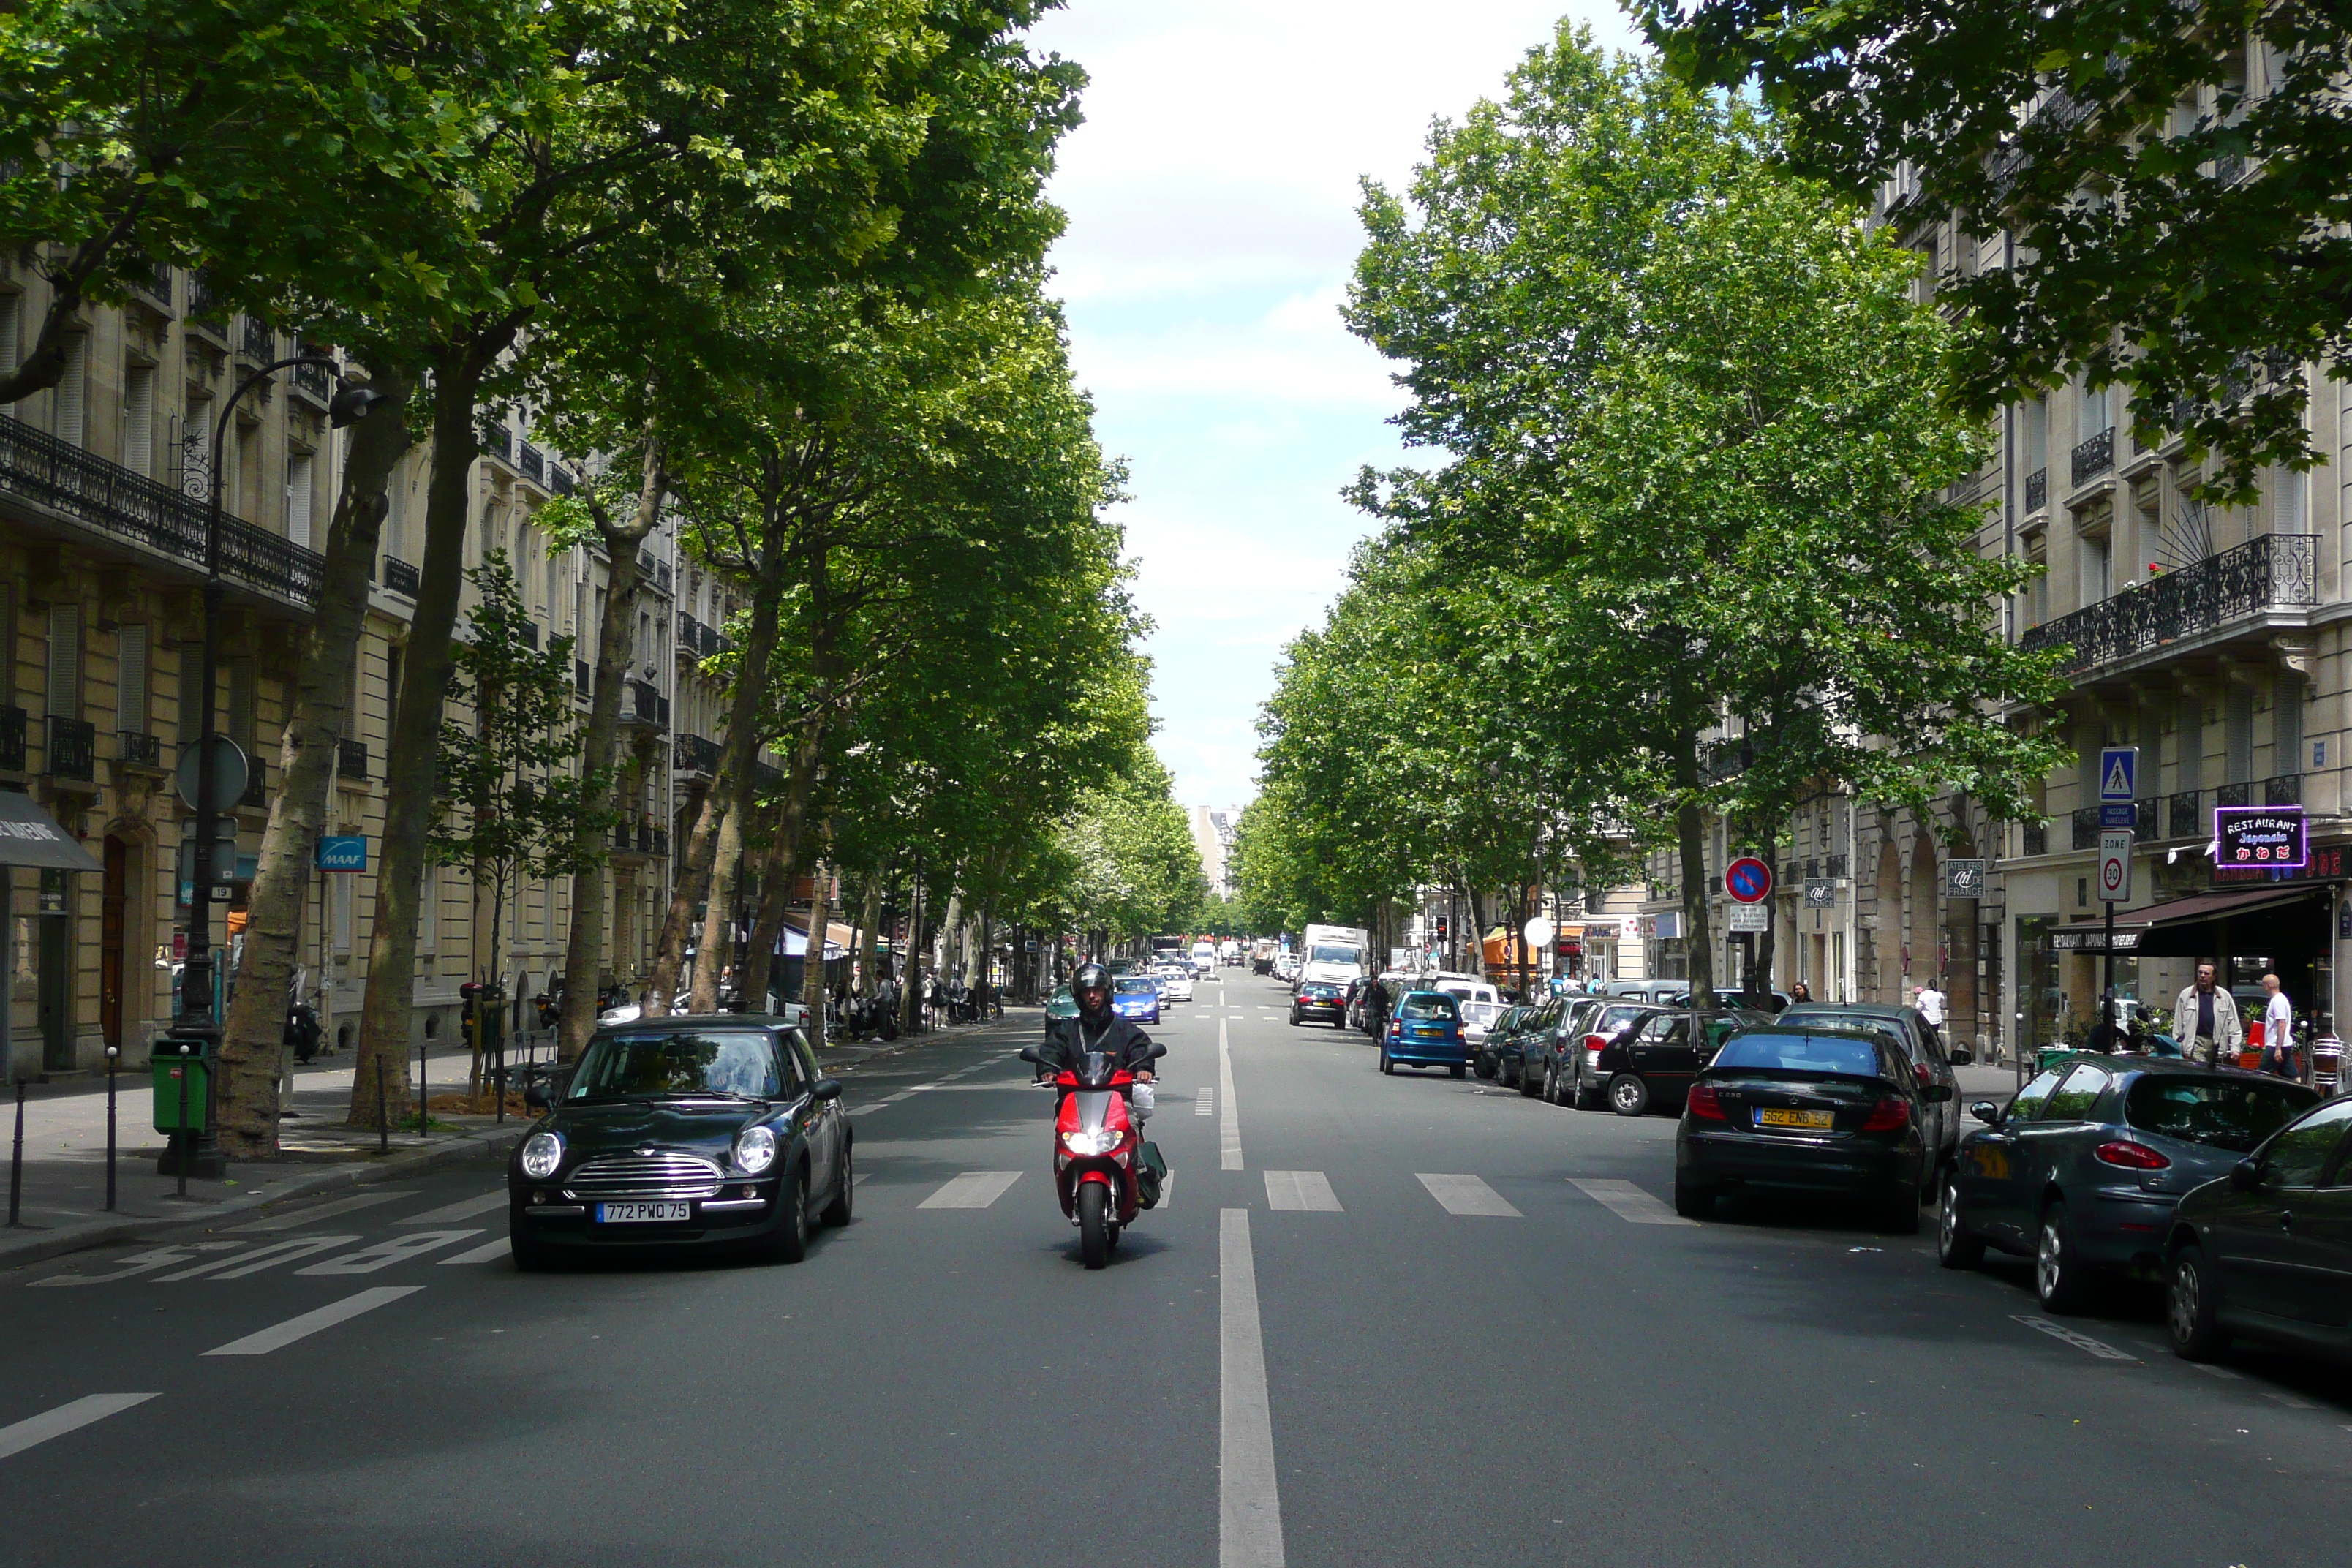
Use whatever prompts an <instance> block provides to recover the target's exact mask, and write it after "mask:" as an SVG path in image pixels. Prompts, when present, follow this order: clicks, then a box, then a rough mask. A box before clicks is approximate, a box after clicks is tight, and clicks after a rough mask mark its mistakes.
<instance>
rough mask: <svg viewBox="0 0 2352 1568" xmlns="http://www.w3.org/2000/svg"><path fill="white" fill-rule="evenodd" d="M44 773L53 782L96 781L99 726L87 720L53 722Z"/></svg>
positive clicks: (57, 720)
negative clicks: (53, 779)
mask: <svg viewBox="0 0 2352 1568" xmlns="http://www.w3.org/2000/svg"><path fill="white" fill-rule="evenodd" d="M46 771H47V773H48V774H49V775H50V776H51V777H53V778H61V779H89V778H95V777H97V776H98V726H97V725H95V724H93V723H91V722H90V721H89V720H87V719H58V718H52V719H51V720H50V721H49V752H48V758H47V769H46Z"/></svg>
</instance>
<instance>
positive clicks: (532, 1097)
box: [522, 1083, 551, 1110]
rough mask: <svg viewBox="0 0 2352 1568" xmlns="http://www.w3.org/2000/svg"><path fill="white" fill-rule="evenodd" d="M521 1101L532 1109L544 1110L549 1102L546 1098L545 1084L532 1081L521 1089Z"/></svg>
mask: <svg viewBox="0 0 2352 1568" xmlns="http://www.w3.org/2000/svg"><path fill="white" fill-rule="evenodd" d="M522 1102H523V1103H524V1104H525V1105H527V1106H529V1107H530V1109H532V1110H546V1109H547V1108H548V1105H549V1104H550V1103H551V1102H550V1101H549V1100H548V1098H547V1085H545V1084H543V1083H534V1084H532V1085H530V1087H529V1088H527V1089H524V1090H523V1091H522Z"/></svg>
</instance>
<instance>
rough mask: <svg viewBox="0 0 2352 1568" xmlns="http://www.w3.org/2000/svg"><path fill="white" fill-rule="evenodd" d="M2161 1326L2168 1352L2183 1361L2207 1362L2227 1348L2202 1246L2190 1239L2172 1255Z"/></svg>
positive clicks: (2227, 1338) (2227, 1332)
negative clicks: (2170, 1347) (2170, 1344)
mask: <svg viewBox="0 0 2352 1568" xmlns="http://www.w3.org/2000/svg"><path fill="white" fill-rule="evenodd" d="M2164 1328H2165V1332H2166V1334H2167V1336H2168V1337H2169V1338H2170V1339H2171V1341H2172V1353H2173V1354H2175V1355H2177V1356H2179V1357H2180V1359H2181V1360H2183V1361H2210V1360H2212V1359H2213V1357H2215V1356H2217V1355H2219V1354H2221V1352H2223V1351H2225V1350H2227V1349H2229V1348H2230V1332H2229V1331H2228V1330H2227V1329H2224V1328H2223V1327H2221V1298H2220V1295H2219V1293H2218V1292H2217V1291H2216V1289H2214V1284H2213V1271H2212V1269H2211V1268H2209V1267H2207V1265H2206V1262H2205V1250H2204V1248H2202V1247H2199V1246H2198V1245H2197V1244H2196V1243H2195V1242H2193V1241H2192V1242H2190V1243H2189V1245H2187V1246H2186V1247H2182V1248H2181V1249H2180V1250H2179V1253H2177V1254H2176V1255H2175V1256H2174V1258H2173V1259H2172V1270H2171V1273H2170V1275H2169V1277H2168V1279H2166V1280H2165V1287H2164Z"/></svg>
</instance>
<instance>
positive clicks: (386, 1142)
mask: <svg viewBox="0 0 2352 1568" xmlns="http://www.w3.org/2000/svg"><path fill="white" fill-rule="evenodd" d="M386 1092H387V1091H386V1089H384V1086H383V1052H382V1051H378V1052H376V1054H375V1152H377V1153H379V1154H389V1153H391V1152H392V1102H391V1101H390V1100H387V1099H385V1098H384V1096H385V1094H386Z"/></svg>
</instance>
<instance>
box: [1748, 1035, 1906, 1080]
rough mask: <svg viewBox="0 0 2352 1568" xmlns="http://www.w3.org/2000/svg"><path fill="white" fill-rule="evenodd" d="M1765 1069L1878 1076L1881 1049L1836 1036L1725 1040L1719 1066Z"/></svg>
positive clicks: (1852, 1075)
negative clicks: (1879, 1051) (1878, 1050)
mask: <svg viewBox="0 0 2352 1568" xmlns="http://www.w3.org/2000/svg"><path fill="white" fill-rule="evenodd" d="M1715 1068H1716V1070H1717V1072H1721V1071H1722V1070H1724V1069H1725V1068H1731V1069H1733V1070H1735V1071H1736V1070H1738V1069H1740V1068H1746V1069H1748V1070H1749V1071H1762V1072H1820V1073H1843V1074H1845V1075H1846V1076H1848V1077H1851V1078H1876V1077H1877V1076H1878V1052H1877V1050H1876V1049H1875V1048H1874V1047H1872V1045H1871V1043H1870V1042H1869V1041H1868V1040H1851V1039H1843V1038H1840V1037H1837V1036H1834V1035H1767V1034H1754V1035H1739V1036H1736V1037H1733V1038H1731V1039H1729V1040H1727V1041H1725V1042H1724V1045H1723V1049H1721V1050H1720V1051H1717V1053H1716V1057H1715Z"/></svg>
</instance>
